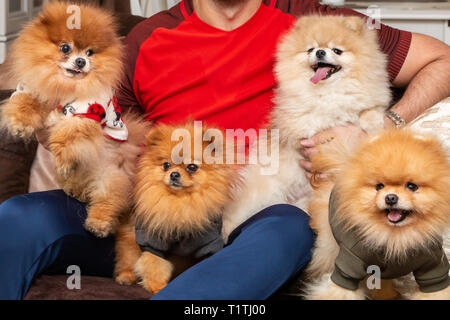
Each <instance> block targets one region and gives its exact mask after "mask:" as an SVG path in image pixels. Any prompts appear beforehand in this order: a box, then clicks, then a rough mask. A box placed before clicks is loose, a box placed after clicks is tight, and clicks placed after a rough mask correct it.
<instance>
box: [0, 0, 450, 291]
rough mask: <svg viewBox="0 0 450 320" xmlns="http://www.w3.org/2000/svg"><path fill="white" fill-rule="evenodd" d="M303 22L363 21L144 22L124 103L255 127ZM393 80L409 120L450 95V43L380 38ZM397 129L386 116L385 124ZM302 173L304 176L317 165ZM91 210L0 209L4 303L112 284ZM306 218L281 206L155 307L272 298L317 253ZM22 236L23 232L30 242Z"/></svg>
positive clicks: (154, 113) (243, 229)
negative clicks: (92, 282) (280, 60)
mask: <svg viewBox="0 0 450 320" xmlns="http://www.w3.org/2000/svg"><path fill="white" fill-rule="evenodd" d="M306 14H345V15H352V14H353V15H354V14H358V13H356V12H354V11H352V10H348V9H332V8H330V7H328V6H322V5H319V4H318V3H317V2H316V0H184V1H181V3H180V4H178V5H177V6H175V7H173V8H172V9H170V10H168V11H164V12H161V13H159V14H157V15H155V16H153V17H151V18H149V19H147V20H146V21H144V22H142V23H141V24H139V25H138V26H137V27H136V28H135V29H134V30H133V31H132V32H131V33H130V35H129V36H128V38H127V40H126V44H127V58H128V61H127V65H126V76H125V79H124V81H123V86H122V88H121V90H120V92H119V93H118V99H119V103H120V104H121V106H122V107H125V108H126V107H132V108H139V109H140V110H141V111H142V112H144V113H145V116H146V118H147V119H148V120H152V121H155V122H165V123H183V122H185V121H186V120H187V119H188V118H191V119H196V120H204V121H207V122H208V123H209V124H211V125H214V124H215V125H218V126H220V127H223V128H228V129H235V128H241V129H244V130H245V129H248V128H258V127H261V126H264V125H265V118H266V116H267V114H268V113H269V112H270V110H271V108H272V106H273V104H272V100H271V98H272V96H273V88H274V86H275V79H274V76H273V73H272V67H273V62H274V61H273V54H274V52H275V46H276V44H277V42H278V40H279V38H280V35H282V34H283V33H284V32H285V31H286V30H287V29H288V28H289V27H290V26H291V25H292V24H293V23H294V21H295V18H296V17H299V16H302V15H306ZM379 38H380V45H381V48H382V50H383V51H384V52H385V53H386V54H387V55H388V56H389V67H388V68H389V73H390V76H391V80H392V84H393V85H394V86H397V87H405V86H407V85H408V84H409V85H408V87H407V90H406V92H405V94H404V96H403V98H402V99H401V100H400V101H399V102H398V103H397V104H396V105H395V106H394V107H393V110H394V111H395V112H397V113H398V114H399V115H400V116H401V117H403V118H404V120H405V121H407V122H408V121H410V120H412V119H414V118H415V117H417V116H418V115H419V114H421V113H422V112H423V111H424V110H425V109H427V108H429V107H430V106H431V105H433V104H435V103H436V102H438V101H439V100H441V99H443V98H444V97H446V96H448V95H449V94H450V92H449V90H450V88H449V86H448V83H450V72H449V70H450V52H449V48H448V46H446V45H445V44H442V43H441V42H439V41H437V40H435V39H432V38H430V37H427V36H423V35H419V34H411V33H409V32H403V31H399V30H396V29H393V28H389V27H387V26H382V27H381V29H380V30H379ZM391 125H392V123H391V122H390V120H389V119H387V118H386V126H391ZM336 135H342V136H350V137H353V139H355V140H357V139H358V137H360V136H362V135H364V132H362V130H361V129H360V128H358V127H356V126H348V127H339V128H333V129H331V130H328V131H326V132H324V133H321V134H319V135H317V136H316V137H313V138H312V139H309V140H305V141H303V142H302V143H303V145H304V149H303V150H302V152H303V153H304V155H305V156H307V157H308V156H310V155H311V154H313V153H314V152H316V150H315V146H316V144H317V143H320V142H321V141H322V139H326V138H328V137H329V136H336ZM301 165H302V166H303V167H304V168H305V169H306V170H308V169H309V165H310V164H309V162H308V161H305V162H302V163H301ZM85 218H86V209H85V206H84V204H82V203H80V202H78V201H76V200H75V199H73V198H70V197H68V196H66V195H65V194H64V193H63V192H62V191H54V192H44V193H38V194H31V195H26V196H19V197H15V198H13V199H10V200H8V201H6V202H4V203H3V204H2V205H1V206H0V299H20V298H22V297H23V296H24V295H25V294H26V292H27V290H28V288H29V285H30V283H31V281H32V280H33V279H34V277H36V276H37V275H39V274H41V273H43V272H53V273H54V272H63V273H64V272H65V271H66V270H67V267H68V265H73V264H75V265H78V266H80V267H81V271H82V273H83V274H84V275H89V274H95V275H104V276H111V274H112V270H113V266H114V255H113V252H114V250H113V248H114V239H113V238H112V237H110V238H107V239H97V238H95V237H94V236H92V235H90V234H89V233H88V232H87V231H86V230H85V229H84V228H83V223H84V219H85ZM308 222H309V220H308V217H307V215H306V214H305V213H303V212H301V211H300V210H299V209H297V208H295V207H292V206H289V205H283V204H282V205H277V206H273V207H270V208H267V209H265V210H263V211H262V212H260V213H258V214H256V215H255V216H253V217H252V218H251V219H249V220H248V221H246V222H245V223H244V224H242V225H241V226H239V227H238V228H237V229H236V230H235V231H234V232H233V233H232V234H231V235H230V237H229V242H228V244H227V246H226V247H225V248H224V249H222V250H220V251H219V252H218V253H216V254H215V255H213V256H212V257H210V258H208V259H206V260H203V261H202V262H200V263H199V264H197V265H195V266H194V267H192V268H191V269H189V270H188V271H186V272H184V273H183V274H182V275H180V276H179V277H177V278H176V279H175V280H174V281H172V282H171V283H170V284H169V285H168V286H167V287H166V288H165V289H163V290H162V291H161V292H160V293H159V294H157V295H156V296H155V297H154V298H155V299H265V298H268V297H269V296H271V295H272V294H273V293H274V292H275V291H276V290H277V289H278V288H280V287H281V286H282V285H283V283H285V282H286V281H287V280H288V279H290V278H291V277H292V276H294V275H295V274H296V273H297V272H299V271H300V270H301V269H302V268H303V267H304V266H305V264H306V263H307V262H308V261H309V259H310V257H311V248H312V245H313V234H312V232H311V230H310V228H309V224H308ZM24 235H25V236H24Z"/></svg>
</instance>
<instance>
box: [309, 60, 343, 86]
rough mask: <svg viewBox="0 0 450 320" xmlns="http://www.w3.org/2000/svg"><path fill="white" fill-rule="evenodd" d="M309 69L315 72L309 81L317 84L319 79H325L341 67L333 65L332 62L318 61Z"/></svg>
mask: <svg viewBox="0 0 450 320" xmlns="http://www.w3.org/2000/svg"><path fill="white" fill-rule="evenodd" d="M311 69H313V71H314V72H315V74H314V76H313V77H312V78H311V82H312V83H314V84H317V83H319V81H321V80H326V79H328V78H329V77H331V76H332V75H333V74H335V73H336V72H339V71H340V70H341V69H342V67H341V66H339V65H336V66H335V65H333V64H329V63H323V62H319V63H317V64H315V65H312V66H311Z"/></svg>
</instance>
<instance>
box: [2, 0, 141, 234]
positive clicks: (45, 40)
mask: <svg viewBox="0 0 450 320" xmlns="http://www.w3.org/2000/svg"><path fill="white" fill-rule="evenodd" d="M75 9H77V10H75ZM69 22H72V23H73V25H71V24H70V23H69ZM122 56H123V47H122V44H121V41H120V39H119V37H118V36H117V35H116V26H115V23H114V20H113V18H112V17H111V15H109V14H108V13H106V12H105V11H103V10H101V9H99V8H94V7H91V6H86V5H76V6H75V5H71V4H70V3H68V2H57V1H53V2H50V3H49V4H47V5H46V6H45V7H44V10H43V12H42V13H40V15H39V16H38V17H37V18H36V19H34V20H33V21H32V22H31V23H30V24H29V25H27V26H26V27H25V28H24V29H23V31H22V32H21V34H20V36H19V37H18V39H17V40H16V41H15V42H14V44H13V47H12V49H11V58H12V69H11V71H12V76H13V77H14V78H15V79H16V80H17V81H18V82H19V85H18V88H17V91H16V92H15V93H14V94H13V96H12V97H11V99H10V100H9V101H6V102H5V103H4V104H3V105H2V107H1V117H2V123H3V125H4V126H5V127H6V128H7V129H8V130H9V132H10V133H11V134H12V135H14V136H17V137H21V138H23V139H30V138H31V136H32V135H33V133H35V132H36V130H39V129H48V132H49V148H50V150H51V152H52V154H53V156H54V157H55V163H56V169H57V170H56V171H57V179H58V181H59V183H60V185H61V186H62V187H63V189H64V191H65V192H66V193H67V194H69V195H71V196H74V197H76V198H78V199H79V200H80V201H83V202H86V203H87V204H88V218H87V220H86V223H85V226H86V228H87V229H88V230H89V231H91V232H92V233H94V234H95V235H96V236H99V237H106V236H107V235H109V234H110V233H112V232H114V231H115V229H116V227H117V225H118V222H119V216H120V215H121V214H122V213H123V212H126V211H127V210H129V208H130V205H131V191H132V179H133V176H134V172H135V162H136V159H137V156H138V154H139V152H140V147H139V145H140V143H141V140H142V142H143V141H144V140H145V133H146V132H147V128H146V126H145V125H144V123H143V122H141V121H140V120H138V118H137V116H132V115H129V116H126V117H124V118H123V119H122V115H121V110H120V107H119V105H118V104H117V101H116V99H115V96H114V88H117V86H118V85H119V82H120V79H121V76H122V69H123V67H122ZM127 127H128V128H129V129H130V131H128V129H127Z"/></svg>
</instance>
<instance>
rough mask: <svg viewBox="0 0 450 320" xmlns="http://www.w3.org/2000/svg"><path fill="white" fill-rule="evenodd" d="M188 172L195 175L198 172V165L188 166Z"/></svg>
mask: <svg viewBox="0 0 450 320" xmlns="http://www.w3.org/2000/svg"><path fill="white" fill-rule="evenodd" d="M186 171H187V172H189V173H195V172H197V171H198V165H196V164H193V163H191V164H188V165H187V167H186Z"/></svg>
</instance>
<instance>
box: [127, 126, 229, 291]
mask: <svg viewBox="0 0 450 320" xmlns="http://www.w3.org/2000/svg"><path fill="white" fill-rule="evenodd" d="M176 129H185V130H187V132H189V133H190V139H191V140H190V143H191V156H192V158H189V159H188V158H187V154H181V156H182V158H183V159H184V163H182V164H175V163H174V160H173V158H172V150H173V149H174V147H175V146H176V145H177V144H178V143H179V142H180V141H181V140H177V141H172V139H171V137H172V133H173V132H174V130H176ZM206 129H207V128H206V127H203V128H200V132H198V133H200V134H201V135H202V136H203V134H204V133H205V131H206ZM197 138H199V136H197ZM194 139H195V135H194V127H193V125H192V124H187V125H185V126H182V127H176V126H169V125H158V126H156V127H154V128H152V130H151V131H150V132H149V134H148V135H147V147H146V151H145V153H144V154H143V155H142V156H141V159H140V161H139V165H138V173H137V175H136V185H135V189H134V198H135V211H134V217H133V218H134V220H135V221H136V222H139V224H141V225H142V226H143V227H144V228H145V229H146V230H147V232H148V233H149V234H153V235H158V236H160V237H161V238H163V239H164V238H168V237H171V236H174V235H175V236H183V235H185V236H188V235H193V236H195V235H196V234H199V233H201V232H202V231H203V230H204V229H205V228H206V227H208V226H209V224H210V222H211V220H212V219H216V218H219V217H220V215H221V214H222V210H223V207H224V206H225V205H226V204H227V203H228V202H229V201H230V200H231V186H232V185H233V184H234V183H236V177H237V173H236V170H235V169H234V168H233V166H231V165H226V164H207V163H211V162H209V160H211V158H210V157H209V156H206V157H205V150H210V151H211V149H208V145H209V146H210V147H211V146H213V147H214V152H211V153H207V154H209V155H210V156H212V157H214V158H216V157H221V156H224V155H225V152H224V151H225V149H224V148H226V146H221V145H220V144H219V143H216V142H213V144H211V143H210V142H202V146H201V150H202V154H201V155H200V157H199V158H195V157H194ZM200 139H202V138H201V137H200ZM200 141H202V140H200ZM165 162H169V163H171V168H170V169H169V170H164V168H163V164H164V163H165ZM191 163H195V164H197V165H198V166H199V170H198V171H197V172H196V173H193V174H190V173H188V172H187V171H186V166H187V165H188V164H191ZM174 171H177V172H179V173H180V174H181V180H180V181H181V186H180V187H179V188H173V187H171V186H170V185H169V176H170V174H171V173H172V172H174ZM129 236H130V237H134V235H129ZM124 250H126V249H124ZM133 259H135V257H133ZM133 259H132V260H129V261H128V262H127V264H128V265H133V264H135V268H134V269H135V272H136V274H137V275H138V276H139V277H140V278H141V279H142V284H143V286H144V287H145V288H146V289H147V290H149V291H150V292H152V293H156V292H158V291H159V290H161V289H162V288H163V287H164V286H165V285H166V284H167V283H168V282H169V280H170V279H171V277H172V276H173V274H174V273H175V272H181V271H183V270H185V269H186V268H187V266H190V265H191V264H192V263H194V260H192V259H189V257H188V260H189V261H184V260H183V261H181V260H180V259H177V257H170V258H169V260H164V259H161V258H160V257H157V256H155V255H153V254H151V253H148V252H145V253H144V254H143V255H142V256H141V257H140V258H139V260H138V261H134V260H133Z"/></svg>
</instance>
